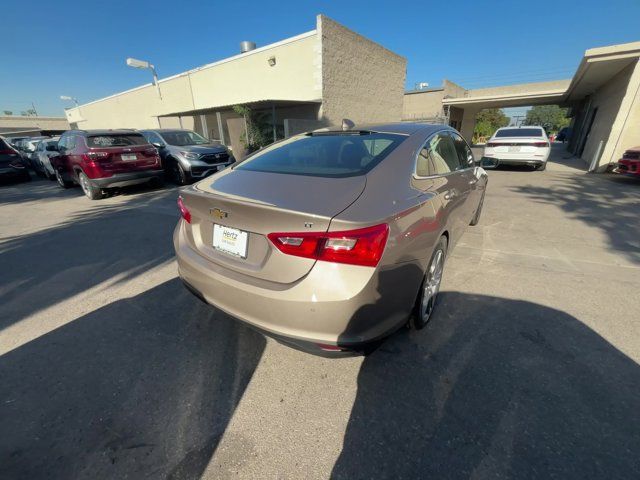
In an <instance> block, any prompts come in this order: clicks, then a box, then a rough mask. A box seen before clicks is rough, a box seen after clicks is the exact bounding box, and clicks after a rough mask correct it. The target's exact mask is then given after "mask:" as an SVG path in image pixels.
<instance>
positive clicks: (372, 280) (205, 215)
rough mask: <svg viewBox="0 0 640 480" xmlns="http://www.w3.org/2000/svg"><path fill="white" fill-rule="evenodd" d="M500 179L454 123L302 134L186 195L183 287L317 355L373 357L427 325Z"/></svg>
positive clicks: (179, 245) (180, 233)
mask: <svg viewBox="0 0 640 480" xmlns="http://www.w3.org/2000/svg"><path fill="white" fill-rule="evenodd" d="M486 185H487V175H486V173H485V172H484V170H483V169H482V168H480V167H478V166H477V165H476V164H475V162H474V158H473V154H472V153H471V149H470V148H469V146H468V145H467V143H466V142H465V141H464V140H463V139H462V137H461V136H460V135H459V134H458V132H456V131H455V130H453V129H451V128H450V127H446V126H441V125H425V124H409V123H403V124H390V125H375V126H366V127H362V128H357V127H352V128H348V127H346V126H345V129H343V130H335V131H332V130H325V131H317V132H311V133H307V134H303V135H298V136H295V137H292V138H289V139H286V140H283V141H281V142H278V143H275V144H273V145H271V146H269V147H267V148H265V149H263V150H260V151H259V152H257V153H255V154H253V155H252V156H250V157H249V158H247V159H246V160H245V161H243V162H241V163H239V164H236V165H235V166H233V167H232V168H228V169H226V170H224V171H222V172H219V173H218V174H216V175H214V176H212V177H209V178H206V179H204V180H202V181H200V182H199V183H196V184H195V185H192V186H190V187H187V188H185V189H183V190H182V191H181V197H180V198H179V200H178V204H179V207H180V210H181V213H182V218H181V219H180V221H179V222H178V225H177V227H176V230H175V233H174V245H175V249H176V255H177V260H178V266H179V272H180V277H181V278H182V280H183V281H184V282H185V284H186V286H187V288H189V289H190V290H191V291H192V292H193V293H194V294H195V295H196V296H198V297H199V298H200V299H202V300H204V301H205V302H207V303H210V304H212V305H215V306H216V307H218V308H220V309H221V310H223V311H225V312H227V313H229V314H230V315H232V316H234V317H236V318H238V319H239V320H242V321H244V322H246V323H248V324H250V325H252V326H254V327H257V328H258V329H260V330H262V331H263V332H265V333H267V334H269V335H271V336H273V337H275V338H277V339H279V340H280V341H283V342H285V343H288V344H290V345H292V346H294V347H297V348H303V349H305V350H307V351H312V352H316V353H321V354H322V353H326V354H336V355H340V354H345V353H352V352H363V351H366V350H367V348H368V346H369V345H371V344H372V343H375V342H376V341H377V340H380V339H382V338H384V337H385V336H387V335H389V334H390V333H392V332H393V331H394V330H396V329H398V328H399V327H401V326H402V325H405V324H406V323H407V322H409V323H410V325H411V326H412V327H414V328H416V329H420V328H422V327H424V325H425V324H426V323H427V321H428V320H429V318H430V316H431V313H432V312H433V309H434V307H435V305H436V296H437V294H438V290H439V288H440V282H441V280H442V274H443V269H444V265H445V260H446V257H447V254H448V253H449V252H451V249H452V248H453V247H454V246H455V244H456V243H457V242H458V240H459V239H460V237H461V235H462V234H463V232H464V230H465V228H466V227H467V225H470V224H471V225H475V224H476V223H478V220H479V217H480V212H481V209H482V203H483V199H484V194H485V188H486Z"/></svg>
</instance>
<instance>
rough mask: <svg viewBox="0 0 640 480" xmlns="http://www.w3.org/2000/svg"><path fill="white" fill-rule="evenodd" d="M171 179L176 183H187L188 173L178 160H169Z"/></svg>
mask: <svg viewBox="0 0 640 480" xmlns="http://www.w3.org/2000/svg"><path fill="white" fill-rule="evenodd" d="M171 179H172V180H173V183H175V184H176V185H186V184H188V183H189V174H188V173H187V172H186V171H185V169H184V167H183V166H182V165H180V162H179V161H178V160H173V162H171Z"/></svg>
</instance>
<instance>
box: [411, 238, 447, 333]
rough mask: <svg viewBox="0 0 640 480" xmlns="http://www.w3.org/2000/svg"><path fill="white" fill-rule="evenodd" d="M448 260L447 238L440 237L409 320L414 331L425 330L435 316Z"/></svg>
mask: <svg viewBox="0 0 640 480" xmlns="http://www.w3.org/2000/svg"><path fill="white" fill-rule="evenodd" d="M446 258H447V237H445V236H444V235H443V236H441V237H440V239H439V240H438V243H437V244H436V248H435V249H434V250H433V254H431V260H430V261H429V265H428V266H427V271H426V272H425V274H424V278H423V279H422V283H421V284H420V292H419V293H418V298H417V299H416V303H415V305H414V308H413V312H412V314H411V317H410V318H409V326H410V327H411V328H412V329H413V330H421V329H423V328H424V327H425V326H426V325H427V323H428V322H429V320H430V319H431V315H432V314H433V310H434V309H435V306H436V300H437V297H438V292H439V291H440V283H441V282H442V273H443V271H444V263H445V260H446Z"/></svg>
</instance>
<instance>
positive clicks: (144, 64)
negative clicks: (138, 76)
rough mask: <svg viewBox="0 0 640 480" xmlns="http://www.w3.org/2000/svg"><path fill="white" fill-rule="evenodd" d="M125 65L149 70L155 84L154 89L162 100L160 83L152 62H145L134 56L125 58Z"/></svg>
mask: <svg viewBox="0 0 640 480" xmlns="http://www.w3.org/2000/svg"><path fill="white" fill-rule="evenodd" d="M127 66H129V67H132V68H141V69H143V70H145V69H147V70H151V73H152V74H153V84H154V85H155V86H156V90H157V91H158V96H159V97H160V100H162V94H161V93H160V85H158V75H157V74H156V68H155V67H154V66H153V65H152V64H150V63H149V62H145V61H144V60H138V59H136V58H127Z"/></svg>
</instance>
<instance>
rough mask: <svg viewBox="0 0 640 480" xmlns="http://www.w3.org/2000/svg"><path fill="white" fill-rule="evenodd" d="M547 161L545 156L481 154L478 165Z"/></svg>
mask: <svg viewBox="0 0 640 480" xmlns="http://www.w3.org/2000/svg"><path fill="white" fill-rule="evenodd" d="M546 161H547V159H546V158H533V157H526V158H524V157H523V158H513V157H497V156H488V157H486V156H483V157H482V158H481V159H480V165H481V166H482V167H487V168H491V167H497V166H499V165H531V166H538V165H542V164H543V163H545V162H546Z"/></svg>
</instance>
